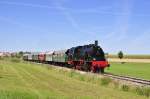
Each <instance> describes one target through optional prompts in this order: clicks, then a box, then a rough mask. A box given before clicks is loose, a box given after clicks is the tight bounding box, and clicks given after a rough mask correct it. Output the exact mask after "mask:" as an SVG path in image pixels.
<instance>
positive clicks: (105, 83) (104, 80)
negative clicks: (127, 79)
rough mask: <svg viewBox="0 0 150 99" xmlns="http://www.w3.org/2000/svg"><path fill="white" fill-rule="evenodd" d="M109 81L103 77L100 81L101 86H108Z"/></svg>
mask: <svg viewBox="0 0 150 99" xmlns="http://www.w3.org/2000/svg"><path fill="white" fill-rule="evenodd" d="M111 81H112V80H111V79H110V78H107V77H104V78H102V79H101V85H108V84H109V83H110V82H111Z"/></svg>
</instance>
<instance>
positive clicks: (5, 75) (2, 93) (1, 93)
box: [0, 60, 148, 99]
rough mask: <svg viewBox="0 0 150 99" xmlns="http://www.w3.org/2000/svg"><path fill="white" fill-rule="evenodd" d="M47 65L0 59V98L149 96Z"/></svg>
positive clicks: (134, 98) (124, 98)
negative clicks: (103, 83)
mask: <svg viewBox="0 0 150 99" xmlns="http://www.w3.org/2000/svg"><path fill="white" fill-rule="evenodd" d="M47 66H48V65H42V64H41V65H40V64H33V63H27V62H18V61H14V60H13V61H6V60H0V99H148V98H147V97H145V96H141V95H138V94H136V93H134V92H128V91H122V90H121V89H115V88H113V87H111V86H104V85H102V84H100V82H99V79H97V80H95V83H91V82H94V79H93V78H90V79H88V80H86V79H85V78H84V76H79V75H78V76H77V74H76V76H75V77H72V76H74V75H75V74H74V75H73V73H72V72H71V73H67V71H63V72H62V71H60V70H58V69H54V68H51V67H47ZM114 68H115V67H114ZM112 70H113V68H112Z"/></svg>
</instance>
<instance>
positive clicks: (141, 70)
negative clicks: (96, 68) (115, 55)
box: [105, 63, 150, 80]
mask: <svg viewBox="0 0 150 99" xmlns="http://www.w3.org/2000/svg"><path fill="white" fill-rule="evenodd" d="M110 64H111V67H110V68H109V69H106V70H105V71H106V72H110V73H113V74H119V75H126V76H133V77H138V78H143V79H148V80H150V63H124V64H121V63H110Z"/></svg>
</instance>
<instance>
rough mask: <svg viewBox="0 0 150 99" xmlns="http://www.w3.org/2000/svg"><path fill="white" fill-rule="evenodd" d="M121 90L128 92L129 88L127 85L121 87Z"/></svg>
mask: <svg viewBox="0 0 150 99" xmlns="http://www.w3.org/2000/svg"><path fill="white" fill-rule="evenodd" d="M121 89H122V90H123V91H129V86H128V85H122V87H121Z"/></svg>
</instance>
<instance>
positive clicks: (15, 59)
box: [11, 58, 20, 63]
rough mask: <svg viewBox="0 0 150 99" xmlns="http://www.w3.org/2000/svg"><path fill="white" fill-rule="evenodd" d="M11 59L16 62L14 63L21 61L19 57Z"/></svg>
mask: <svg viewBox="0 0 150 99" xmlns="http://www.w3.org/2000/svg"><path fill="white" fill-rule="evenodd" d="M11 61H12V62H14V63H19V62H20V59H18V58H12V59H11Z"/></svg>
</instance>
